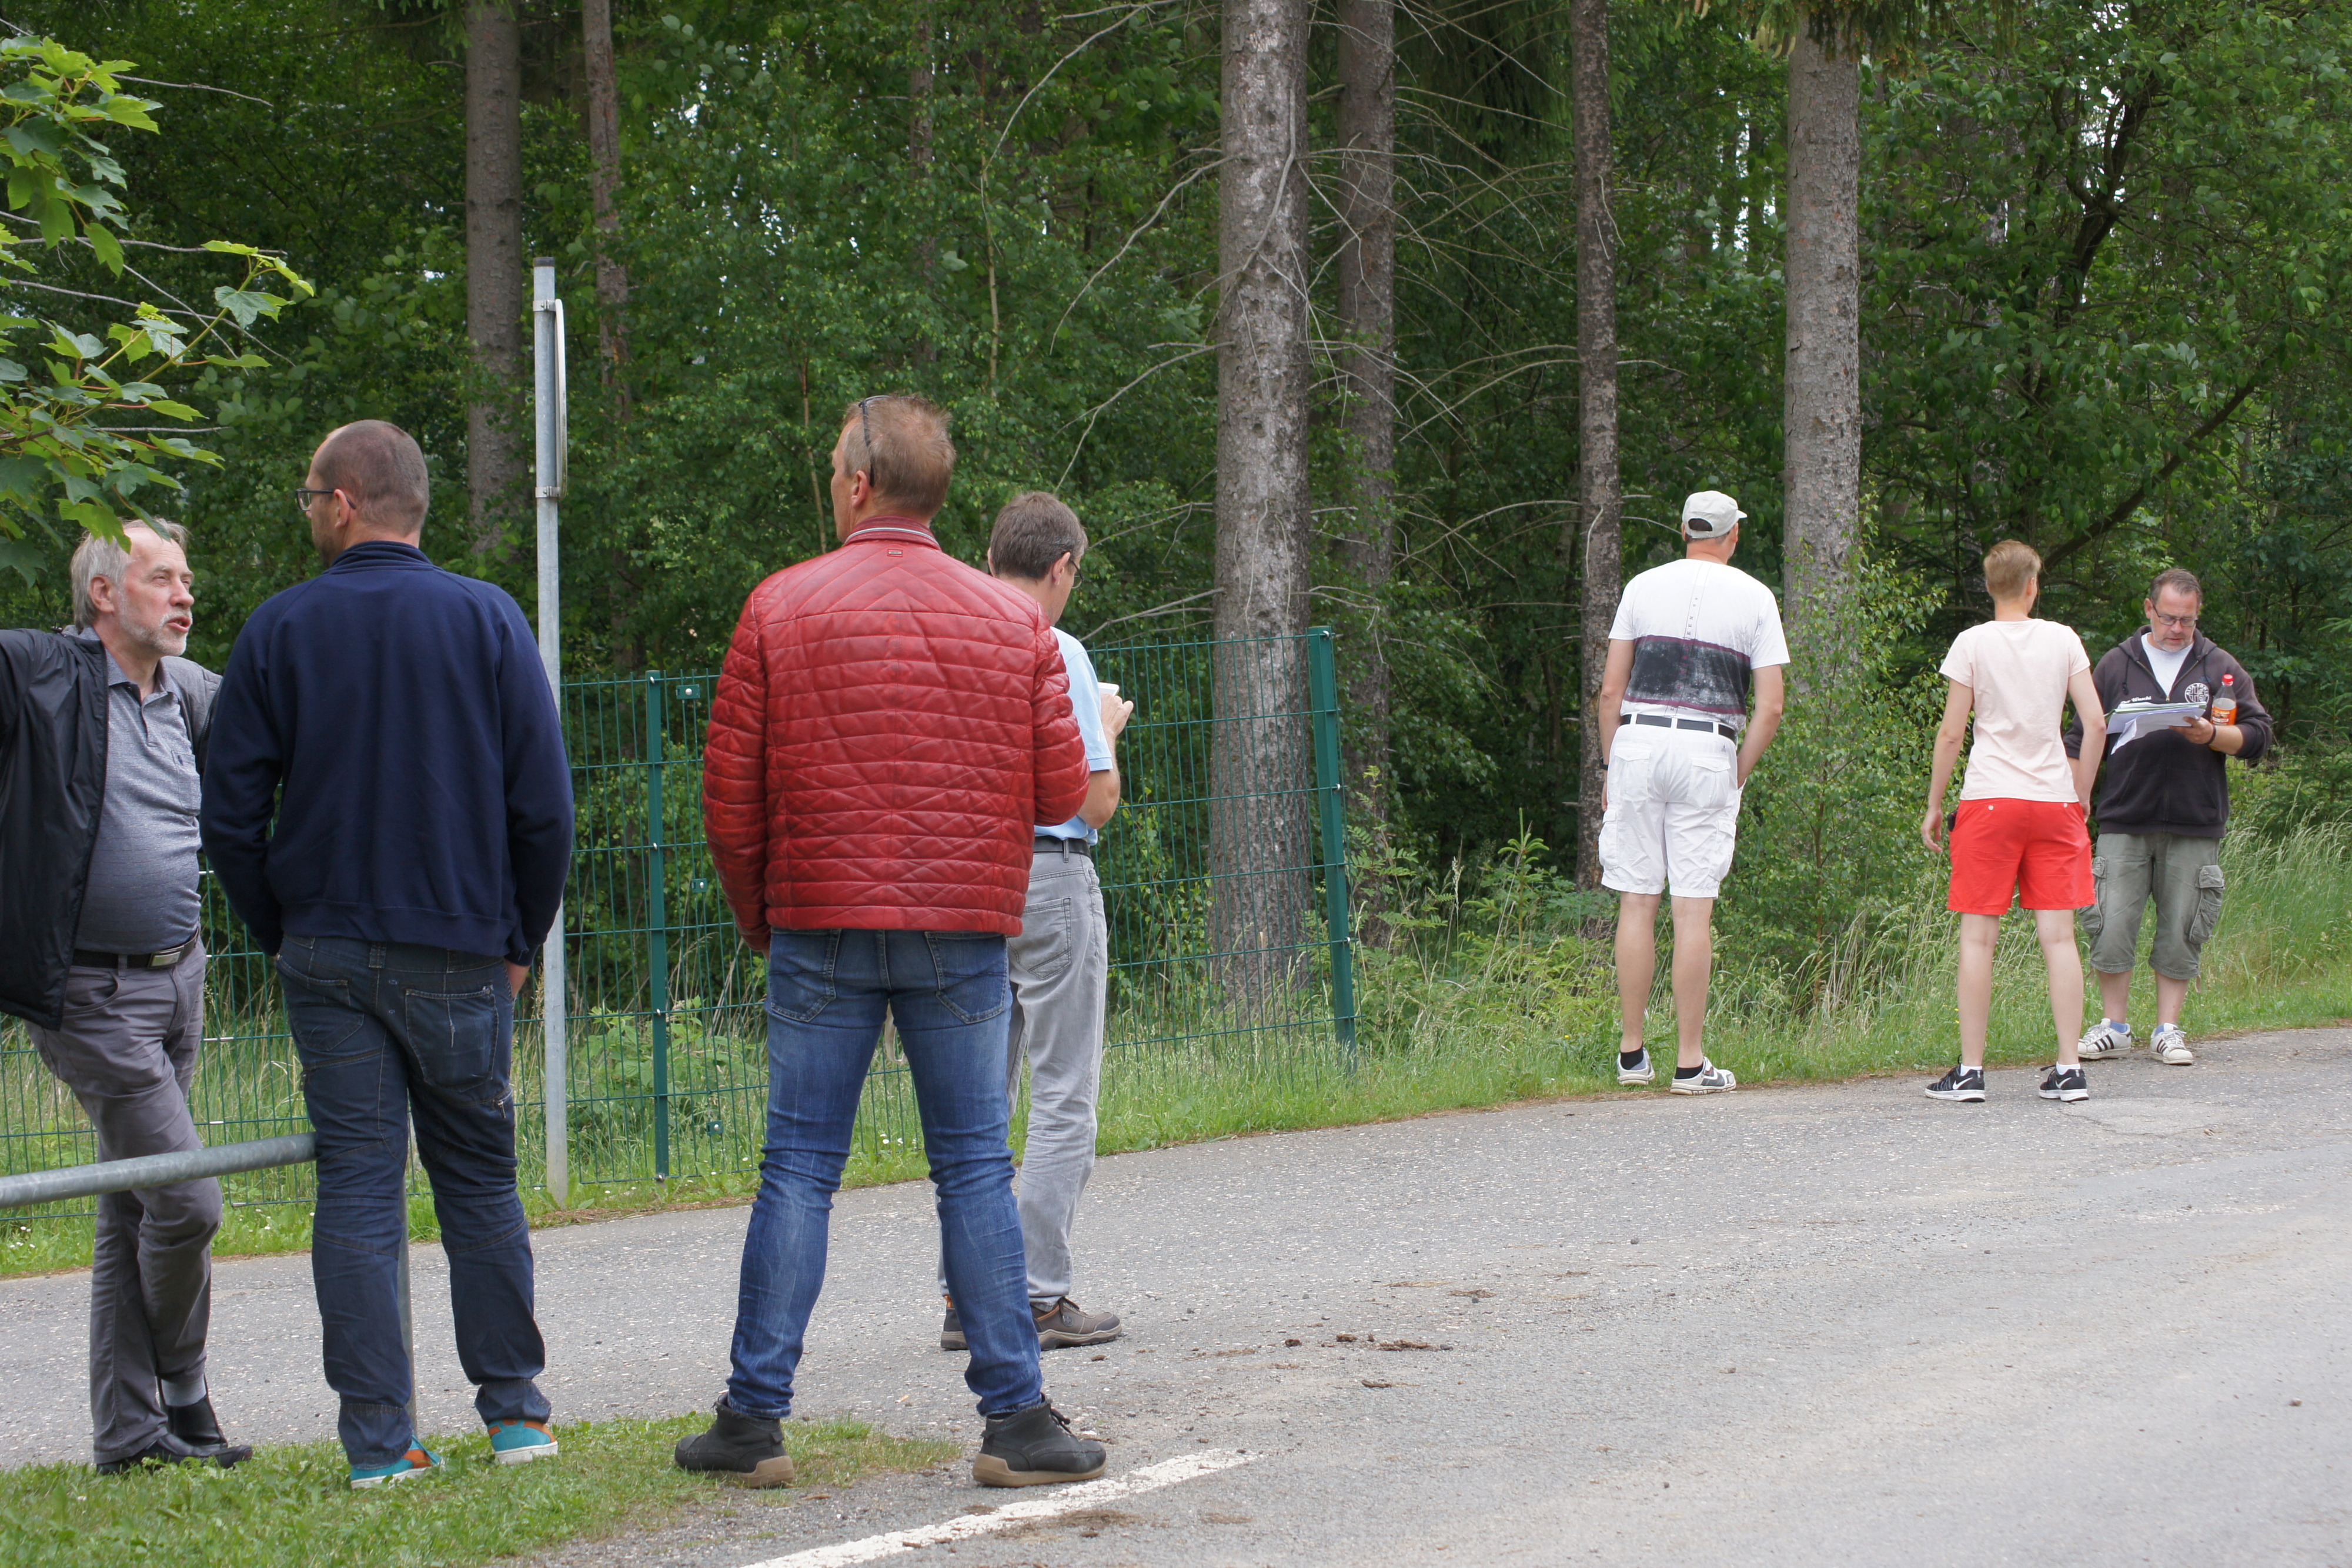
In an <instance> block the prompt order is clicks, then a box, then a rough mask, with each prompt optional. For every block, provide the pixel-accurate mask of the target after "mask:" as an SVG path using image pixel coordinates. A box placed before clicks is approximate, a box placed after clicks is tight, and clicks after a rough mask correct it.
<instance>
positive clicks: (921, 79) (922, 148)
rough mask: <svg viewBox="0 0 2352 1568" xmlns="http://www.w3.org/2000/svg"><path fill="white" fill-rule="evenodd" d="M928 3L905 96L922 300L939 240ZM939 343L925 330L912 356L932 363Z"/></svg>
mask: <svg viewBox="0 0 2352 1568" xmlns="http://www.w3.org/2000/svg"><path fill="white" fill-rule="evenodd" d="M932 47H933V44H932V39H931V7H930V6H929V5H924V7H923V8H922V9H921V10H920V11H919V12H918V13H916V16H915V63H914V66H913V68H911V69H910V70H908V73H907V96H908V99H912V100H913V103H914V112H913V114H912V115H910V116H909V117H908V122H907V162H908V164H909V165H910V166H912V168H913V169H914V172H915V187H916V189H917V190H918V191H919V192H920V193H921V195H920V198H919V199H920V200H921V201H922V202H923V204H924V206H923V211H922V214H921V220H922V225H923V226H922V237H921V238H920V239H918V240H917V241H916V242H915V281H916V283H917V285H918V287H920V288H921V289H922V291H923V296H924V302H925V303H926V304H927V305H928V304H929V303H930V299H931V289H932V287H933V286H934V285H935V284H936V283H937V282H938V280H939V271H940V241H939V235H938V233H937V231H936V227H935V225H933V223H932V222H931V213H930V211H929V202H930V191H931V135H932V121H931V82H932V78H933V76H934V74H935V72H934V68H933V60H932V57H931V51H932ZM939 357H940V347H939V345H938V344H937V343H934V342H933V341H931V338H930V334H929V332H928V331H926V332H925V333H923V335H922V336H921V337H919V338H918V339H917V340H916V341H915V359H916V361H918V362H919V363H921V364H926V365H929V364H935V363H937V362H938V361H939Z"/></svg>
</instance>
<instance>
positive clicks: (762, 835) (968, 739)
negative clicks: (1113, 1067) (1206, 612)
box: [702, 517, 1087, 947]
mask: <svg viewBox="0 0 2352 1568" xmlns="http://www.w3.org/2000/svg"><path fill="white" fill-rule="evenodd" d="M1086 792H1087V754H1086V745H1085V743H1084V742H1083V741H1081V740H1080V739H1079V738H1078V727H1077V724H1076V720H1074V719H1073V718H1072V717H1071V716H1070V685H1069V677H1068V675H1067V674H1065V673H1064V671H1063V668H1062V653H1061V650H1060V648H1059V647H1057V646H1056V645H1055V641H1054V633H1053V630H1052V628H1050V627H1048V626H1047V625H1046V624H1045V616H1044V614H1043V613H1041V612H1039V610H1038V608H1037V606H1036V604H1035V603H1034V602H1033V601H1030V600H1029V599H1027V598H1025V597H1024V596H1023V595H1021V594H1019V593H1016V592H1015V591H1013V590H1012V589H1010V588H1007V587H1006V586H1005V585H1004V584H1003V583H1001V582H999V581H997V580H995V579H994V578H992V577H989V576H987V575H986V574H985V573H982V572H979V571H975V570H972V569H971V568H970V567H968V566H965V565H964V564H963V563H962V562H961V561H958V560H955V559H951V558H950V557H949V556H948V555H947V554H946V553H945V552H943V551H942V550H941V549H940V546H939V541H938V540H936V539H934V538H932V537H931V531H930V529H929V528H926V527H925V526H923V525H922V524H920V523H919V522H915V521H914V520H912V519H910V518H907V517H877V518H874V519H872V520H870V521H868V522H866V524H864V525H863V526H861V527H860V528H858V529H857V531H856V533H854V534H852V535H851V536H850V538H849V539H848V542H846V543H845V544H844V545H843V546H842V547H841V548H840V549H836V550H835V551H833V552H832V553H830V554H828V555H822V556H819V557H817V558H816V559H814V560H805V561H803V562H802V563H801V564H800V565H798V566H795V567H789V568H787V569H786V570H782V571H780V572H778V573H776V574H775V576H773V577H772V578H770V579H768V580H767V581H765V582H763V583H761V584H760V586H759V587H757V588H755V589H753V590H752V591H751V598H750V599H749V600H748V601H745V603H744V605H743V618H742V620H741V621H740V622H738V623H737V625H736V628H735V642H734V645H733V646H732V647H730V648H729V649H728V651H727V665H726V669H725V671H724V673H722V674H720V676H719V692H718V695H717V697H716V699H715V700H714V701H713V703H712V704H711V710H710V740H709V749H708V751H707V752H706V753H705V754H704V758H703V765H702V811H703V819H704V821H705V823H706V825H707V827H708V829H709V834H710V848H711V853H712V855H713V857H714V858H715V859H716V860H717V862H718V864H719V883H720V885H721V886H722V887H724V888H725V889H726V891H727V902H728V904H730V906H731V907H732V908H733V909H734V912H735V923H736V925H739V926H740V927H741V928H742V932H743V936H744V938H745V939H746V940H747V941H749V942H751V943H752V944H753V945H754V946H760V947H765V946H767V941H768V932H769V930H770V928H772V927H782V929H784V930H788V931H810V930H824V929H828V928H830V927H833V926H851V927H855V928H857V929H860V930H869V931H871V930H886V931H994V932H999V933H1002V934H1003V935H1004V936H1016V935H1018V934H1019V932H1020V930H1021V911H1022V905H1023V903H1024V900H1025V899H1026V897H1027V895H1028V891H1029V866H1030V861H1031V858H1032V856H1033V855H1034V850H1033V849H1032V847H1031V842H1030V841H1031V839H1032V838H1033V837H1034V831H1035V829H1036V827H1037V826H1038V825H1039V824H1041V823H1052V822H1062V821H1068V820H1069V818H1070V816H1071V814H1072V813H1073V812H1075V811H1076V810H1077V809H1078V805H1079V802H1081V801H1082V800H1085V798H1086Z"/></svg>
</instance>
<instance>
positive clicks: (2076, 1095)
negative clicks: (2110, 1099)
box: [2042, 1064, 2091, 1100]
mask: <svg viewBox="0 0 2352 1568" xmlns="http://www.w3.org/2000/svg"><path fill="white" fill-rule="evenodd" d="M2090 1097H2091V1079H2090V1075H2089V1074H2088V1073H2086V1072H2084V1071H2083V1070H2082V1069H2081V1068H2080V1067H2067V1066H2064V1065H2063V1064H2061V1065H2058V1066H2054V1067H2053V1068H2051V1070H2050V1071H2048V1072H2046V1073H2044V1074H2042V1098H2043V1099H2044V1100H2088V1099H2089V1098H2090Z"/></svg>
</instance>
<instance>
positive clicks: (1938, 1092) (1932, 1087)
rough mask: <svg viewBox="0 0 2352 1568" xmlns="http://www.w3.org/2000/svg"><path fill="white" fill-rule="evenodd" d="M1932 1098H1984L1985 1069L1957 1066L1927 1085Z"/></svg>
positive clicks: (1928, 1095)
mask: <svg viewBox="0 0 2352 1568" xmlns="http://www.w3.org/2000/svg"><path fill="white" fill-rule="evenodd" d="M1927 1098H1928V1099H1930V1100H1981V1099H1983V1098H1984V1069H1983V1068H1981V1067H1955V1068H1953V1069H1952V1070H1951V1071H1949V1072H1947V1073H1945V1074H1944V1075H1943V1076H1942V1077H1941V1078H1938V1079H1937V1080H1936V1082H1933V1083H1930V1084H1928V1085H1927Z"/></svg>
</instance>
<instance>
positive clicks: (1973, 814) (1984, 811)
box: [1948, 800, 2097, 915]
mask: <svg viewBox="0 0 2352 1568" xmlns="http://www.w3.org/2000/svg"><path fill="white" fill-rule="evenodd" d="M2012 893H2014V894H2017V902H2018V903H2019V904H2021V906H2023V907H2024V908H2027V909H2080V908H2082V907H2083V906H2084V904H2088V903H2090V902H2091V901H2092V900H2093V899H2094V898H2095V897H2096V896H2097V894H2096V892H2095V889H2094V888H2093V886H2092V883H2091V835H2090V833H2089V831H2087V830H2086V829H2085V828H2084V825H2083V808H2082V807H2081V806H2080V805H2078V804H2077V803H2075V802H2074V801H2072V800H2068V801H2065V802H2063V804H2062V803H2061V802H2059V801H2056V800H1963V801H1961V802H1960V810H1959V821H1957V822H1955V823H1953V825H1952V896H1951V900H1950V902H1949V904H1948V908H1950V909H1951V910H1952V911H1953V912H1954V913H1956V914H1959V915H2006V914H2008V913H2009V898H2010V894H2012Z"/></svg>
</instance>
